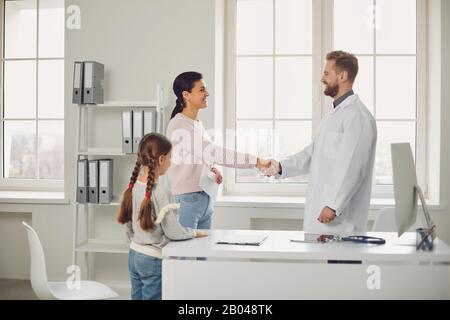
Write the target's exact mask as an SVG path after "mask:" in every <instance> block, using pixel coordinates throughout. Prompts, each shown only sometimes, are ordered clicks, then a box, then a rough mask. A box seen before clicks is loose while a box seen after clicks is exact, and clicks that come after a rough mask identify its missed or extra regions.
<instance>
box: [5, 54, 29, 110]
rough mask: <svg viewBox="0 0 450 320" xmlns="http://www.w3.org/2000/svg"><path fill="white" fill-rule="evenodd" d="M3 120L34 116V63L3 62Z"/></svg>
mask: <svg viewBox="0 0 450 320" xmlns="http://www.w3.org/2000/svg"><path fill="white" fill-rule="evenodd" d="M4 88H5V91H4V92H5V96H4V99H5V118H34V117H35V116H36V62H35V61H5V83H4Z"/></svg>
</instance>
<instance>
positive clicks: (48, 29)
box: [39, 0, 65, 58]
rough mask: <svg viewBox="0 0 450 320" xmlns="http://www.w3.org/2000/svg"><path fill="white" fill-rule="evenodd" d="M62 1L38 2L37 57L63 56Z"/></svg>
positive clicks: (47, 0) (63, 13)
mask: <svg viewBox="0 0 450 320" xmlns="http://www.w3.org/2000/svg"><path fill="white" fill-rule="evenodd" d="M64 15H65V12H64V0H40V1H39V57H40V58H58V57H63V56H64V29H65V25H64V23H65V21H64Z"/></svg>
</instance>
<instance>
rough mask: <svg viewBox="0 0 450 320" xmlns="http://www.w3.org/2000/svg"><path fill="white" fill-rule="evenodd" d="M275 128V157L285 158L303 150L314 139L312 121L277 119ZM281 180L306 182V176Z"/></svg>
mask: <svg viewBox="0 0 450 320" xmlns="http://www.w3.org/2000/svg"><path fill="white" fill-rule="evenodd" d="M275 128H276V129H277V130H278V134H277V136H276V137H275V153H276V154H275V158H276V159H283V158H286V157H288V156H291V155H293V154H296V153H298V152H300V151H302V150H303V148H305V147H306V146H307V145H308V144H310V143H311V141H312V122H311V121H277V122H275ZM283 180H285V181H280V182H284V183H288V182H296V183H306V182H307V180H306V179H305V177H292V178H288V179H283Z"/></svg>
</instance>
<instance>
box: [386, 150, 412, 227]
mask: <svg viewBox="0 0 450 320" xmlns="http://www.w3.org/2000/svg"><path fill="white" fill-rule="evenodd" d="M391 154H392V173H393V178H394V197H395V221H396V224H397V231H398V236H401V235H402V234H403V233H404V232H405V231H407V230H408V229H409V228H410V227H411V226H412V225H413V224H414V223H415V222H416V219H417V192H416V185H417V177H416V169H415V166H414V159H413V155H412V151H411V146H410V145H409V143H393V144H391Z"/></svg>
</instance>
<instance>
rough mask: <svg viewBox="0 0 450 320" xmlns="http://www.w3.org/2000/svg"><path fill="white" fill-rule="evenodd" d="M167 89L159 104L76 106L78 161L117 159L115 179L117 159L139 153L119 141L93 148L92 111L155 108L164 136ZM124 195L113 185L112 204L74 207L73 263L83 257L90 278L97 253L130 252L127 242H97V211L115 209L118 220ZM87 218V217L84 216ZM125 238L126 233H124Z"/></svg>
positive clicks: (158, 90)
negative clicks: (111, 144) (95, 220)
mask: <svg viewBox="0 0 450 320" xmlns="http://www.w3.org/2000/svg"><path fill="white" fill-rule="evenodd" d="M163 97H164V93H163V89H162V88H161V87H160V86H159V85H158V86H157V88H156V100H155V101H120V102H117V101H114V102H105V103H104V104H98V105H79V106H74V107H77V108H78V122H77V132H76V136H77V141H76V148H77V160H79V159H98V158H99V157H114V165H113V170H114V176H115V175H116V172H117V170H120V167H118V166H117V165H116V159H118V160H119V159H122V158H123V159H129V161H131V159H134V157H136V155H135V154H125V153H123V152H122V148H121V145H122V141H117V146H120V147H117V148H116V147H102V146H93V147H91V146H90V145H89V126H90V125H91V126H92V125H95V123H89V111H90V110H94V111H95V112H102V110H108V112H110V113H111V112H112V113H115V112H116V111H117V112H118V114H119V116H118V118H120V112H121V111H122V110H132V109H146V108H153V109H155V110H156V132H159V133H163V128H164V103H163ZM111 128H116V129H118V130H120V131H121V123H120V122H118V123H111ZM123 183H124V184H123V185H124V186H126V185H127V184H128V181H124V182H123ZM122 192H123V188H121V186H117V185H113V199H112V201H111V203H108V204H100V203H77V202H76V201H75V202H74V205H73V206H74V208H73V210H74V211H73V244H74V247H73V255H72V263H73V264H74V265H77V263H78V258H79V255H80V254H83V255H84V259H85V263H86V267H87V278H88V279H92V274H93V268H94V263H93V261H94V258H93V254H95V253H115V254H123V253H128V248H129V245H128V244H127V243H126V242H125V241H123V242H122V241H116V240H104V239H97V238H96V235H95V232H94V231H95V230H94V216H93V215H94V213H95V212H94V211H95V208H97V207H106V208H110V209H108V210H111V219H114V220H115V219H116V217H115V213H116V211H117V209H118V207H119V205H120V197H121V193H122ZM74 199H76V195H74ZM82 215H83V216H82ZM123 234H124V239H125V231H124V233H123Z"/></svg>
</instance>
